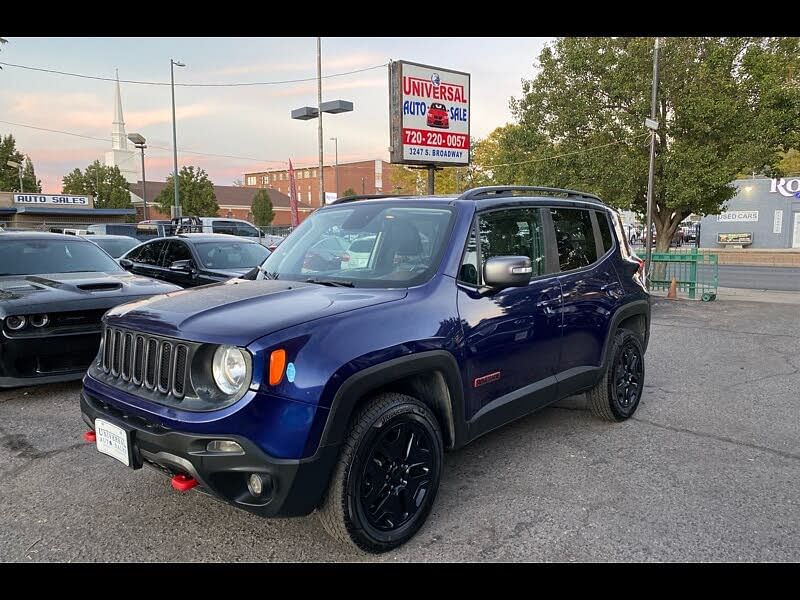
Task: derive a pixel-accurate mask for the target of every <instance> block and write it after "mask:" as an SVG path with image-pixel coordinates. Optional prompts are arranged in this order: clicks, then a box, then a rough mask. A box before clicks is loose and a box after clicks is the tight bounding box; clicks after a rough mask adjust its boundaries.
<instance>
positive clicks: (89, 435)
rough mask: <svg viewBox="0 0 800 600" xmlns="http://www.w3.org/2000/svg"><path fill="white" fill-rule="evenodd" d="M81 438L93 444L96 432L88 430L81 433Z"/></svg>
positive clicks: (95, 440)
mask: <svg viewBox="0 0 800 600" xmlns="http://www.w3.org/2000/svg"><path fill="white" fill-rule="evenodd" d="M83 440H84V441H85V442H89V443H91V444H94V443H96V442H97V434H96V433H95V432H94V431H92V430H89V431H87V432H86V433H84V434H83Z"/></svg>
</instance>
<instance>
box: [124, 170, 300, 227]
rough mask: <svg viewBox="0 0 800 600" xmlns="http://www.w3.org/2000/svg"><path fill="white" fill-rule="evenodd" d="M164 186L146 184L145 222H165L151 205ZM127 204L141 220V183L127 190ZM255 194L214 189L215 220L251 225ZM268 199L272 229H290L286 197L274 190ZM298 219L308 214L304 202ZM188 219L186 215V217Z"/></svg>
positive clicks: (234, 188)
mask: <svg viewBox="0 0 800 600" xmlns="http://www.w3.org/2000/svg"><path fill="white" fill-rule="evenodd" d="M166 186H167V183H166V182H165V181H148V182H147V218H148V219H169V218H170V216H169V215H168V214H167V215H165V214H163V213H162V212H161V211H159V210H158V205H156V204H154V203H153V199H154V198H156V197H157V196H158V195H159V194H160V193H161V190H163V189H164V188H165V187H166ZM130 190H131V202H132V203H133V206H134V208H135V209H136V214H137V216H138V217H139V220H143V219H144V202H143V200H142V182H141V181H137V182H136V183H132V184H131V186H130ZM255 193H256V192H255V190H253V189H252V188H246V187H240V186H235V185H215V186H214V194H215V195H216V197H217V204H218V205H219V212H218V213H217V214H216V216H218V217H228V218H233V219H244V220H245V221H250V222H251V223H252V222H253V212H252V210H251V206H252V204H253V196H254V195H255ZM269 198H270V200H271V201H272V209H273V210H274V211H275V218H274V219H273V221H272V223H271V224H272V225H275V226H285V225H291V223H292V218H291V211H290V208H289V196H287V195H286V194H284V193H281V192H280V191H278V190H276V189H272V188H270V189H269ZM298 208H299V216H300V220H301V221H302V220H303V219H305V218H306V217H307V216H308V215H309V214H310V213H311V210H312V209H311V207H310V206H309V205H308V204H307V203H305V202H299V203H298ZM186 216H188V215H186ZM196 216H198V217H211V216H214V215H196Z"/></svg>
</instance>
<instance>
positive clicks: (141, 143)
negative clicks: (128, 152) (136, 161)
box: [128, 133, 147, 221]
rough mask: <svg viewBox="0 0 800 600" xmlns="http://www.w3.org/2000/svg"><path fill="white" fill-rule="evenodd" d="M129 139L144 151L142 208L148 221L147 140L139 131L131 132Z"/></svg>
mask: <svg viewBox="0 0 800 600" xmlns="http://www.w3.org/2000/svg"><path fill="white" fill-rule="evenodd" d="M128 139H129V140H130V141H132V142H133V145H134V146H135V147H136V148H138V149H139V150H141V151H142V202H143V205H144V208H143V210H142V215H143V216H144V219H142V220H143V221H147V177H146V176H145V173H144V149H145V148H147V146H145V142H146V141H147V140H145V139H144V137H143V136H142V135H140V134H138V133H129V134H128Z"/></svg>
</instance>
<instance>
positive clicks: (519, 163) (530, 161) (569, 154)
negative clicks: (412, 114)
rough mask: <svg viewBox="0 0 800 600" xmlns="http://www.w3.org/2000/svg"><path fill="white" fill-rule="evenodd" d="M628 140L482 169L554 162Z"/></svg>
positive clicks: (648, 133) (647, 134)
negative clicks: (557, 159)
mask: <svg viewBox="0 0 800 600" xmlns="http://www.w3.org/2000/svg"><path fill="white" fill-rule="evenodd" d="M649 135H650V132H649V131H648V132H646V133H642V134H641V135H635V136H633V139H634V140H638V139H639V138H643V137H645V136H649ZM626 141H627V140H617V141H615V142H609V143H608V144H601V145H600V146H592V147H591V148H582V149H581V150H575V151H574V152H565V153H564V154H556V155H554V156H544V157H541V158H532V159H530V160H521V161H519V162H510V163H498V164H496V165H482V166H481V168H482V169H491V168H492V167H513V166H515V165H525V164H529V163H535V162H542V161H545V160H553V159H554V158H563V157H565V156H572V155H574V154H582V153H584V152H591V151H592V150H597V149H599V148H606V147H607V146H615V145H617V144H624V143H625V142H626Z"/></svg>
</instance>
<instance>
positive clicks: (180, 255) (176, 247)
mask: <svg viewBox="0 0 800 600" xmlns="http://www.w3.org/2000/svg"><path fill="white" fill-rule="evenodd" d="M176 260H192V251H191V250H189V246H187V245H186V244H185V243H183V242H176V241H175V240H172V241H171V242H170V243H169V246H167V251H166V252H165V253H164V266H165V267H169V266H170V265H171V264H172V263H174V262H175V261H176Z"/></svg>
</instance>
